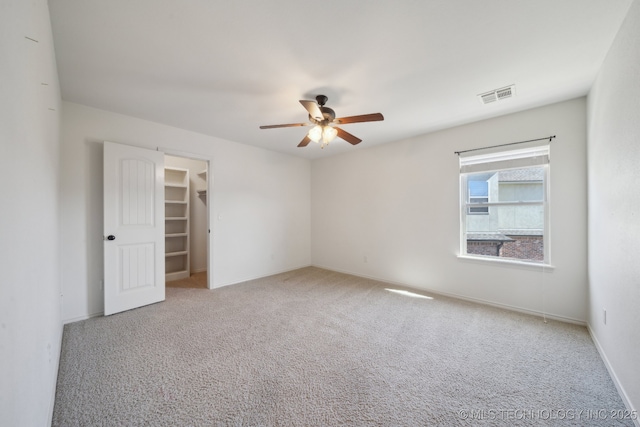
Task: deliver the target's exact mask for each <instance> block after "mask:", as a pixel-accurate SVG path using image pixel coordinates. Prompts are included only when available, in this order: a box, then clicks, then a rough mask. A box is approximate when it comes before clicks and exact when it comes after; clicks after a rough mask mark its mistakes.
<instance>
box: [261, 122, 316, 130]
mask: <svg viewBox="0 0 640 427" xmlns="http://www.w3.org/2000/svg"><path fill="white" fill-rule="evenodd" d="M311 125H312V123H290V124H287V125H267V126H260V129H274V128H292V127H296V126H311Z"/></svg>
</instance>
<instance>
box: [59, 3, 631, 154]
mask: <svg viewBox="0 0 640 427" xmlns="http://www.w3.org/2000/svg"><path fill="white" fill-rule="evenodd" d="M632 2H633V0H529V1H524V0H518V1H514V0H483V1H478V0H456V1H451V0H395V1H393V2H392V1H378V2H369V1H363V0H361V1H354V0H340V1H337V0H323V1H322V2H317V1H316V2H311V1H307V0H271V1H265V0H247V1H240V0H238V1H215V0H180V1H179V0H135V1H131V0H109V1H104V0H50V2H49V8H50V12H51V20H52V25H53V35H54V42H55V49H56V59H57V64H58V72H59V76H60V83H61V89H62V98H63V99H64V100H66V101H71V102H76V103H79V104H84V105H88V106H92V107H96V108H101V109H104V110H109V111H114V112H117V113H122V114H127V115H131V116H135V117H140V118H143V119H148V120H152V121H155V122H160V123H164V124H168V125H172V126H175V127H179V128H184V129H189V130H192V131H196V132H200V133H204V134H207V135H212V136H216V137H220V138H224V139H228V140H231V141H236V142H240V143H244V144H251V145H255V146H258V147H263V148H268V149H271V150H276V151H280V152H283V153H289V154H293V155H297V156H301V157H306V158H318V157H323V156H327V155H332V154H337V153H342V152H346V151H353V150H359V149H362V148H364V147H369V146H373V145H376V144H383V143H388V142H392V141H397V140H399V139H402V138H406V137H411V136H415V135H419V134H423V133H427V132H430V131H434V130H437V129H442V128H446V127H450V126H454V125H458V124H463V123H468V122H472V121H476V120H480V119H484V118H489V117H494V116H497V115H502V114H506V113H510V112H515V111H520V110H524V109H527V108H532V107H535V106H539V105H544V104H548V103H551V102H557V101H562V100H566V99H571V98H575V97H578V96H582V95H585V94H586V93H587V92H588V90H589V88H590V86H591V84H592V82H593V80H594V78H595V76H596V74H597V72H598V69H599V66H600V64H601V63H602V61H603V59H604V57H605V55H606V53H607V50H608V48H609V46H610V45H611V42H612V40H613V38H614V36H615V34H616V33H617V31H618V29H619V27H620V25H621V23H622V20H623V19H624V17H625V14H626V12H627V10H628V8H629V6H630V4H631V3H632ZM510 84H515V85H516V93H517V95H516V96H515V97H514V98H511V99H509V100H505V101H501V102H500V103H496V104H490V105H482V104H481V103H480V102H479V101H478V98H477V95H478V94H480V93H483V92H486V91H489V90H492V89H497V88H500V87H504V86H507V85H510ZM317 94H324V95H327V96H328V97H329V102H328V103H327V106H329V107H331V108H333V109H334V110H335V111H336V113H337V115H338V116H351V115H358V114H366V113H375V112H381V113H383V114H384V116H385V120H384V121H383V122H373V123H355V124H349V125H344V129H345V130H347V131H348V132H351V133H353V134H354V135H356V136H358V137H360V138H362V139H363V142H362V143H360V145H358V146H351V145H349V144H348V143H346V142H344V141H342V140H340V139H337V140H336V141H334V142H332V143H331V144H330V145H329V147H328V148H325V149H323V150H321V149H320V147H319V146H317V145H315V144H313V143H312V144H310V145H309V146H308V147H306V148H297V147H296V145H297V144H298V142H299V141H300V140H301V139H302V138H303V136H304V134H305V130H306V128H299V127H298V128H284V129H269V130H260V129H259V128H258V127H259V126H260V125H267V124H279V123H295V122H301V121H305V120H306V112H305V110H304V109H303V108H302V106H301V105H300V104H299V103H298V100H299V99H313V97H314V96H315V95H317ZM534 136H536V135H534Z"/></svg>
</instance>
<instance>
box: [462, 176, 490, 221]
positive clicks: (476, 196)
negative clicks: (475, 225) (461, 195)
mask: <svg viewBox="0 0 640 427" xmlns="http://www.w3.org/2000/svg"><path fill="white" fill-rule="evenodd" d="M468 188H469V192H468V194H469V209H468V210H467V213H468V214H469V215H480V214H485V215H487V214H489V207H488V206H484V207H475V206H472V205H474V204H476V203H487V202H488V201H489V182H488V181H485V180H482V179H481V178H480V179H477V180H474V179H471V180H469V181H468Z"/></svg>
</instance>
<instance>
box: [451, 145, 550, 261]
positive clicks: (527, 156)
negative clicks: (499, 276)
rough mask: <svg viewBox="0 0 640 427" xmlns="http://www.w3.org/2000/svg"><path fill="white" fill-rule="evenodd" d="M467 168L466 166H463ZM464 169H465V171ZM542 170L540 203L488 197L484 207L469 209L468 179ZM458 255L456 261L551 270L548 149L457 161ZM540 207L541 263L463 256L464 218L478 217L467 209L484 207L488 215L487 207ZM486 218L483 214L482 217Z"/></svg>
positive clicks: (517, 259)
mask: <svg viewBox="0 0 640 427" xmlns="http://www.w3.org/2000/svg"><path fill="white" fill-rule="evenodd" d="M467 165H469V166H467ZM465 166H466V167H465ZM533 167H542V169H543V179H542V186H543V188H542V200H541V201H526V202H518V201H505V202H495V201H491V200H490V198H489V196H487V197H486V198H487V199H488V200H489V201H488V202H486V203H474V204H473V206H470V205H471V202H470V200H471V199H472V197H471V196H470V194H469V186H468V177H469V176H470V175H473V174H474V173H480V172H484V173H490V172H495V173H498V172H500V171H504V170H513V169H524V168H533ZM459 177H460V192H459V201H460V210H459V211H460V253H459V254H458V256H459V257H462V258H471V259H477V260H487V261H492V262H496V261H497V262H506V263H516V264H525V265H532V266H543V267H552V265H551V247H550V246H551V245H550V242H551V239H550V223H551V218H550V208H549V193H550V179H549V178H550V150H549V146H548V145H546V146H543V147H531V148H525V149H521V150H505V151H500V152H494V153H491V154H485V155H479V156H469V157H468V158H466V159H463V158H462V157H461V159H460V174H459ZM527 205H535V206H543V221H544V224H543V230H542V233H543V234H542V242H543V260H542V261H539V260H534V259H521V258H508V257H499V256H491V255H480V254H469V253H467V230H466V228H467V216H469V215H472V216H475V215H481V214H480V213H475V212H474V213H471V212H470V211H469V209H470V208H471V207H474V208H480V207H486V208H487V211H488V212H487V214H488V213H489V212H490V209H491V207H494V206H495V207H499V206H527ZM485 215H486V214H485Z"/></svg>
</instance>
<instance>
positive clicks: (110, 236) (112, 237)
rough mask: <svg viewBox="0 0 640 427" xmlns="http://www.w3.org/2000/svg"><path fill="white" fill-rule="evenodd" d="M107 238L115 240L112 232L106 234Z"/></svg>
mask: <svg viewBox="0 0 640 427" xmlns="http://www.w3.org/2000/svg"><path fill="white" fill-rule="evenodd" d="M107 240H116V236H114V235H113V234H109V235H108V236H107Z"/></svg>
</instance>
